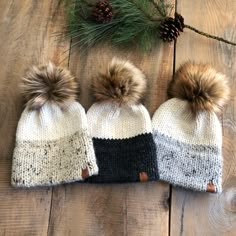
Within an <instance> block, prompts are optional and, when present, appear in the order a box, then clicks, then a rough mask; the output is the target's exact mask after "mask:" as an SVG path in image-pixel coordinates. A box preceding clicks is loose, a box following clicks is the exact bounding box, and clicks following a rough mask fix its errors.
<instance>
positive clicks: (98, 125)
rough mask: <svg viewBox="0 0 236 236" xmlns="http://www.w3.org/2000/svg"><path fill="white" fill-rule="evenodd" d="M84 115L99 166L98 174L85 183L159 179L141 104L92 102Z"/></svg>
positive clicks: (146, 118) (144, 111)
mask: <svg viewBox="0 0 236 236" xmlns="http://www.w3.org/2000/svg"><path fill="white" fill-rule="evenodd" d="M87 116H88V123H89V128H90V132H91V134H92V136H93V143H94V148H95V153H96V158H97V162H98V166H99V174H98V175H97V176H93V177H90V178H88V179H87V181H88V182H96V183H114V182H119V183H121V182H136V181H147V180H155V179H157V178H158V176H157V161H156V148H155V144H154V140H153V137H152V132H151V131H152V130H151V120H150V116H149V114H148V111H147V110H146V108H145V107H144V106H143V105H141V104H139V105H127V104H126V105H120V106H119V105H117V104H112V103H109V102H101V103H95V104H94V105H93V106H92V107H91V108H90V109H89V111H88V113H87Z"/></svg>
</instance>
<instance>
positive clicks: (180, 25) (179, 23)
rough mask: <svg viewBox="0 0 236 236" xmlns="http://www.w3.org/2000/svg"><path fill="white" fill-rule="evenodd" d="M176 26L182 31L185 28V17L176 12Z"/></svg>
mask: <svg viewBox="0 0 236 236" xmlns="http://www.w3.org/2000/svg"><path fill="white" fill-rule="evenodd" d="M175 26H176V27H177V29H178V30H179V31H181V32H183V30H184V18H183V17H182V16H181V15H180V14H179V13H177V12H176V13H175Z"/></svg>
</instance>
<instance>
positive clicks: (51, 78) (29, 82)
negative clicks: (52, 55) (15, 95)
mask: <svg viewBox="0 0 236 236" xmlns="http://www.w3.org/2000/svg"><path fill="white" fill-rule="evenodd" d="M21 89H22V93H23V95H24V97H25V99H26V101H27V103H26V106H27V107H28V109H30V110H36V109H40V108H41V107H42V106H43V105H44V104H45V103H46V102H48V101H50V102H54V103H56V104H58V105H59V106H61V107H62V106H63V105H64V104H65V103H66V102H67V101H72V100H75V99H76V93H77V83H76V81H75V78H74V76H72V75H71V73H70V71H68V70H67V69H64V68H60V67H56V66H55V65H54V64H53V63H51V62H49V63H48V64H47V65H42V66H38V67H36V66H33V67H32V68H31V69H30V70H29V71H28V72H27V73H26V75H25V76H24V77H23V79H22V84H21Z"/></svg>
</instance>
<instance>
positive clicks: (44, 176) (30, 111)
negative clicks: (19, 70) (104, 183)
mask: <svg viewBox="0 0 236 236" xmlns="http://www.w3.org/2000/svg"><path fill="white" fill-rule="evenodd" d="M22 90H23V95H24V97H25V99H26V100H27V103H26V108H25V109H24V111H23V113H22V115H21V118H20V121H19V123H18V128H17V133H16V145H15V149H14V154H13V164H12V176H11V182H12V185H13V186H22V187H31V186H44V185H46V186H51V185H56V184H60V183H69V182H74V181H78V180H83V179H84V178H86V177H88V176H90V175H93V174H96V173H97V172H98V168H97V165H96V159H95V153H94V150H93V145H92V139H91V138H90V137H89V135H88V130H87V129H88V126H87V117H86V114H85V111H84V108H83V107H82V106H81V105H80V104H79V103H78V102H76V101H75V98H76V90H77V84H76V82H75V78H74V77H73V76H72V75H71V74H70V72H69V71H68V70H66V69H62V68H59V67H55V65H53V64H52V63H49V64H48V65H45V66H39V67H33V68H32V69H31V70H29V71H28V72H27V74H26V75H25V77H24V78H23V83H22Z"/></svg>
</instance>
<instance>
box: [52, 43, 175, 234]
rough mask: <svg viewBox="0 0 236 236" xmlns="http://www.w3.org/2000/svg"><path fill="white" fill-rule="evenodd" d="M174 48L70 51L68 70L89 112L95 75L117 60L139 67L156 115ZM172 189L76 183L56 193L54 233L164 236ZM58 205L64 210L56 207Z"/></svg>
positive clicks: (158, 185) (157, 185)
mask: <svg viewBox="0 0 236 236" xmlns="http://www.w3.org/2000/svg"><path fill="white" fill-rule="evenodd" d="M173 46H174V45H173V43H172V44H164V43H162V42H159V46H156V47H155V48H153V49H152V51H151V52H150V53H149V54H142V53H141V52H140V51H138V50H137V49H135V48H129V49H126V50H121V49H120V50H118V49H116V48H113V47H111V46H108V45H107V44H103V45H99V46H97V47H94V48H93V49H91V50H90V51H88V52H84V53H80V51H79V49H78V48H74V49H73V50H72V55H71V58H70V69H71V70H72V71H73V72H74V74H75V75H76V76H77V78H78V80H79V82H80V86H81V94H80V99H79V101H80V102H81V104H82V105H83V106H84V107H85V108H86V109H88V108H89V107H90V106H91V104H92V103H93V98H92V95H91V93H90V90H89V87H90V81H91V78H92V76H94V75H95V74H97V73H98V71H99V70H100V68H101V67H104V66H105V65H106V64H108V63H109V62H110V60H111V58H112V57H113V56H117V57H120V58H127V59H129V60H131V61H132V62H134V64H136V65H137V66H138V67H140V68H141V69H142V70H143V71H144V72H145V74H146V75H147V79H148V90H147V91H148V92H147V95H146V97H145V101H144V103H145V105H146V106H147V108H148V109H149V111H150V114H153V113H154V111H155V110H156V109H157V107H158V106H159V105H160V104H161V103H162V102H163V101H164V100H165V99H166V92H165V91H166V88H167V84H168V80H169V79H171V77H172V72H173V54H174V50H173V49H174V48H173ZM168 200H169V185H168V184H164V183H160V182H155V183H145V184H142V183H135V184H114V185H112V184H111V185H108V184H106V185H105V184H104V185H95V184H94V185H88V184H76V185H67V186H63V187H58V188H56V189H55V190H54V193H53V201H52V211H51V219H50V231H49V232H50V235H56V236H60V235H62V236H64V235H76V236H79V235H117V236H119V235H130V236H131V235H134V236H139V235H140V236H143V235H150V236H151V235H153V236H158V235H163V236H167V235H168V234H169V228H168V227H169V225H168V224H169V204H168ZM58 206H60V207H58Z"/></svg>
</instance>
